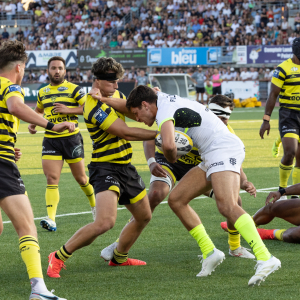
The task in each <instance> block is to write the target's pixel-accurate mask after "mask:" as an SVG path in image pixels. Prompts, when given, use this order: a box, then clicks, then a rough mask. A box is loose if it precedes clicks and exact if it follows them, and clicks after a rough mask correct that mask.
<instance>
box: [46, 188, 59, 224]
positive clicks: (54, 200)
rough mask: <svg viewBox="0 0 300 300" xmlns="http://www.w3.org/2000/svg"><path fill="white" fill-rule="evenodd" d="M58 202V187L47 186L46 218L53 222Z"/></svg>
mask: <svg viewBox="0 0 300 300" xmlns="http://www.w3.org/2000/svg"><path fill="white" fill-rule="evenodd" d="M58 202H59V191H58V185H47V188H46V206H47V213H48V217H49V218H50V219H52V220H53V221H54V222H55V216H56V210H57V206H58Z"/></svg>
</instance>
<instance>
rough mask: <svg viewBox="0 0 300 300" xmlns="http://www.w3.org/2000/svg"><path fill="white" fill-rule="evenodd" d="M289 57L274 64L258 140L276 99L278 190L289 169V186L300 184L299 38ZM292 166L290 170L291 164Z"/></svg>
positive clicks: (285, 182) (285, 185)
mask: <svg viewBox="0 0 300 300" xmlns="http://www.w3.org/2000/svg"><path fill="white" fill-rule="evenodd" d="M292 49H293V57H292V58H289V59H287V60H285V61H284V62H283V63H281V64H280V65H278V67H277V68H276V70H275V71H274V73H273V77H272V80H271V91H270V94H269V97H268V100H267V103H266V108H265V115H264V117H263V123H262V125H261V127H260V131H259V134H260V137H261V138H262V139H263V138H264V134H265V132H266V131H267V134H268V135H269V132H270V129H271V127H270V118H271V114H272V112H273V109H274V106H275V103H276V99H277V97H278V96H279V102H280V109H279V131H280V136H281V140H282V146H283V157H282V159H281V162H280V164H279V188H286V187H287V185H288V179H289V177H290V175H291V173H292V170H293V169H294V170H293V175H292V177H293V184H297V183H299V182H300V147H299V136H300V104H299V100H300V79H299V77H300V38H296V39H294V41H293V45H292ZM295 157H296V164H295V167H294V168H293V161H294V158H295Z"/></svg>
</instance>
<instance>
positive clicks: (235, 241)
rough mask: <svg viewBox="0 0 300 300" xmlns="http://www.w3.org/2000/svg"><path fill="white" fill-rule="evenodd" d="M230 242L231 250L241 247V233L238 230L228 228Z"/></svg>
mask: <svg viewBox="0 0 300 300" xmlns="http://www.w3.org/2000/svg"><path fill="white" fill-rule="evenodd" d="M228 244H229V248H230V250H235V249H237V248H239V247H241V235H240V233H239V232H238V231H237V230H230V229H229V228H228Z"/></svg>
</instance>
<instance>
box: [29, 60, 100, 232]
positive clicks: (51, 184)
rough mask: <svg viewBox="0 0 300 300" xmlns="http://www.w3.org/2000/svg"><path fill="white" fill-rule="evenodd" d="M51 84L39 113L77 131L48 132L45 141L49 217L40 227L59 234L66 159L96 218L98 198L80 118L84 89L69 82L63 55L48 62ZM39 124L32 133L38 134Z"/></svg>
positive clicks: (44, 90) (40, 101)
mask: <svg viewBox="0 0 300 300" xmlns="http://www.w3.org/2000/svg"><path fill="white" fill-rule="evenodd" d="M48 75H49V78H50V84H49V85H47V86H45V87H43V88H41V89H40V90H39V93H38V96H37V98H38V101H37V105H36V108H35V112H36V113H38V114H40V115H42V116H43V115H44V117H45V119H46V120H48V121H50V122H53V123H55V124H59V123H61V122H64V121H70V122H72V123H74V124H75V127H76V129H75V131H74V132H71V133H70V132H68V131H65V132H61V133H56V132H51V131H48V130H46V132H45V137H44V140H43V150H42V165H43V170H44V174H45V176H46V178H47V187H46V194H45V198H46V207H47V213H48V216H47V217H46V218H45V219H43V220H41V222H40V225H41V226H42V228H45V229H47V230H49V231H56V222H55V216H56V211H57V206H58V202H59V191H58V182H59V179H60V174H61V170H62V167H63V164H64V160H65V161H66V162H67V163H68V164H69V167H70V169H71V172H72V174H73V176H74V178H75V180H76V181H77V182H78V183H79V185H80V187H81V189H82V190H83V192H84V193H85V195H86V196H87V198H88V200H89V203H90V206H91V209H92V213H93V217H94V216H95V205H96V204H95V195H94V190H93V187H92V185H91V184H90V183H89V179H88V177H87V176H86V174H85V165H84V150H83V139H82V136H81V134H80V132H79V128H78V117H77V115H82V114H83V105H84V103H85V101H86V95H85V93H84V92H83V90H81V88H80V86H78V85H76V84H74V83H71V82H68V81H67V80H65V75H66V62H65V60H64V59H63V58H62V57H60V56H54V57H51V58H50V59H49V61H48ZM35 127H36V125H35V124H30V125H29V126H28V130H29V132H30V133H31V134H35V133H36V132H37V131H36V129H35Z"/></svg>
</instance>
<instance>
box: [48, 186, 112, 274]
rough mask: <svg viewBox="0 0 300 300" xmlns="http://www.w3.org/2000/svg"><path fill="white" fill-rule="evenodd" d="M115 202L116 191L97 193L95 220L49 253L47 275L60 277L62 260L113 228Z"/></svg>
mask: <svg viewBox="0 0 300 300" xmlns="http://www.w3.org/2000/svg"><path fill="white" fill-rule="evenodd" d="M117 204H118V193H117V192H115V191H109V190H107V191H104V192H100V193H97V195H96V219H95V221H94V222H93V223H90V224H88V225H86V226H84V227H82V228H80V229H79V230H78V231H77V232H75V234H74V235H73V236H72V237H71V238H70V239H69V240H68V241H67V242H66V244H65V245H63V246H62V247H61V248H60V249H59V250H58V251H55V252H52V253H51V254H50V255H49V266H48V270H47V275H48V276H50V277H54V278H58V277H60V275H59V272H60V271H61V269H62V268H63V267H64V262H66V260H67V259H68V258H70V257H71V256H72V254H73V253H74V252H75V251H76V250H78V249H80V248H82V247H85V246H88V245H90V244H91V243H92V242H93V241H94V240H95V239H96V238H97V237H98V236H99V235H101V234H103V233H105V232H106V231H108V230H110V229H111V228H113V226H114V225H115V221H116V218H117Z"/></svg>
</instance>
